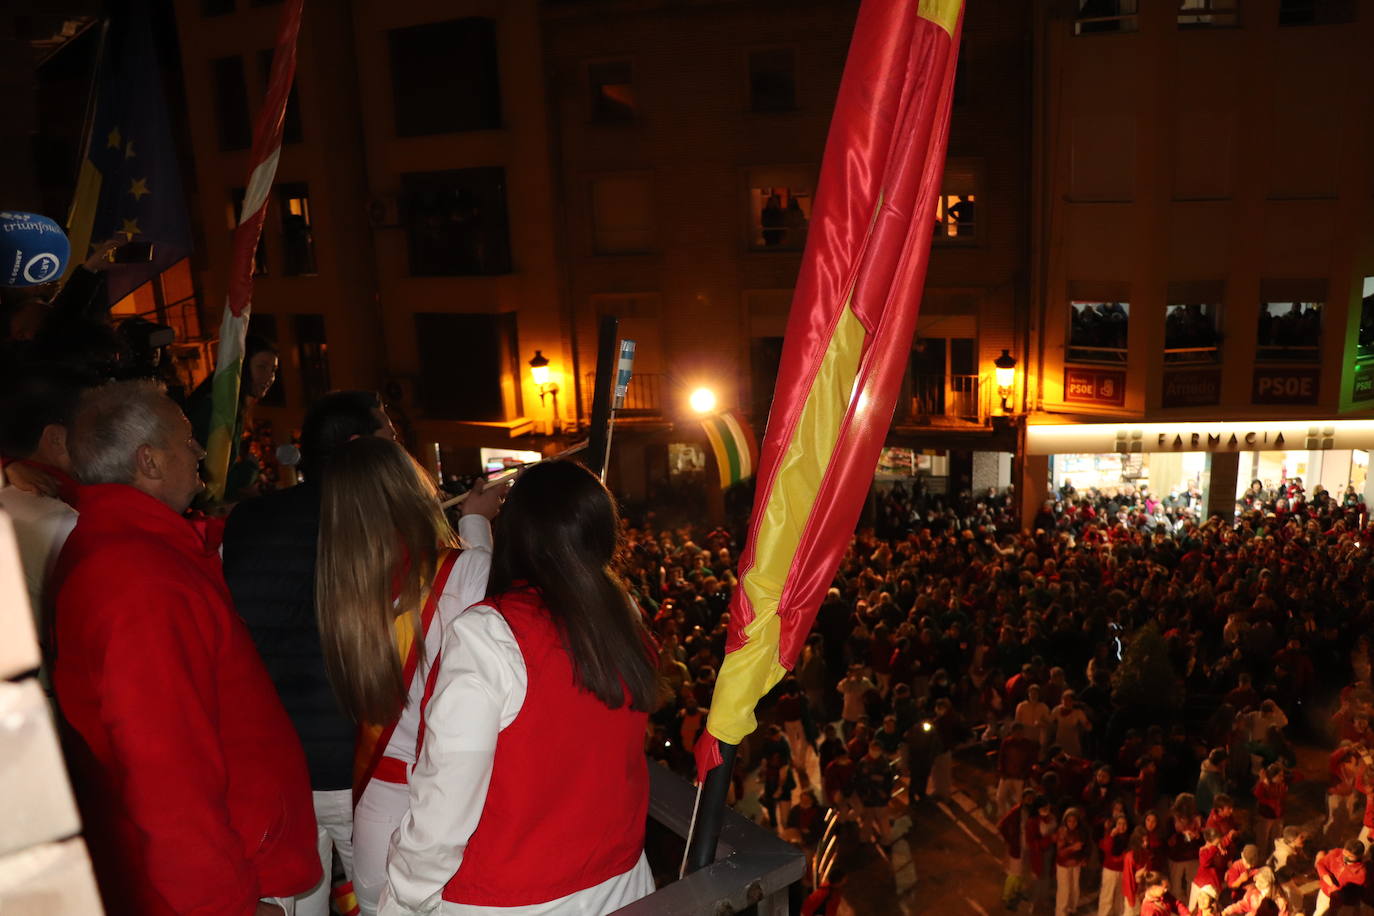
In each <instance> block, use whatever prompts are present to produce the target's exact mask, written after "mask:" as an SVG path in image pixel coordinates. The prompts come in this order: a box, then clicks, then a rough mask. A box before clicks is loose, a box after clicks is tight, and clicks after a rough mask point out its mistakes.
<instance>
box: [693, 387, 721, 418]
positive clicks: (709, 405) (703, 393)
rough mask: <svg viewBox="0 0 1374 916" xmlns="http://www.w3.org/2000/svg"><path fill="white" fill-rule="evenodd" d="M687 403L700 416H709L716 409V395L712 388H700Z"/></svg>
mask: <svg viewBox="0 0 1374 916" xmlns="http://www.w3.org/2000/svg"><path fill="white" fill-rule="evenodd" d="M687 403H688V404H690V405H691V407H692V409H693V410H694V411H696V412H697V413H699V414H708V413H710V412H711V411H713V410H715V409H716V393H715V392H714V391H712V390H711V389H710V388H698V389H697V390H695V391H693V392H692V393H691V394H690V395H688V397H687Z"/></svg>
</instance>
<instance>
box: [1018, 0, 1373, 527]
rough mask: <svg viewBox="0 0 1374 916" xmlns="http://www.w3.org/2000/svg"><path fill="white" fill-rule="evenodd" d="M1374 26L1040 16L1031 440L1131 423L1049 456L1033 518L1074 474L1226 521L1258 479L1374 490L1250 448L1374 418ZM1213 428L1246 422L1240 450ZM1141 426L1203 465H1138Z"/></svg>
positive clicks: (1322, 467) (1315, 6)
mask: <svg viewBox="0 0 1374 916" xmlns="http://www.w3.org/2000/svg"><path fill="white" fill-rule="evenodd" d="M1371 14H1374V9H1371V8H1369V7H1368V5H1366V4H1356V3H1339V2H1338V3H1311V2H1306V3H1303V2H1287V0H1261V2H1257V3H1246V4H1243V5H1242V4H1239V3H1235V2H1215V0H1213V2H1184V3H1182V4H1162V3H1159V4H1146V3H1141V4H1138V5H1137V4H1136V3H1134V2H1129V0H1127V2H1120V3H1113V4H1106V5H1103V4H1088V3H1073V4H1061V3H1052V2H1046V3H1041V4H1040V6H1039V9H1038V14H1037V26H1036V47H1037V51H1036V55H1035V60H1036V68H1035V96H1036V135H1035V143H1034V149H1035V163H1034V170H1033V174H1034V198H1035V202H1034V208H1033V211H1032V219H1031V224H1032V238H1033V253H1032V262H1031V266H1032V276H1033V305H1034V310H1033V324H1032V327H1033V331H1034V332H1035V333H1033V335H1032V337H1033V341H1034V342H1033V346H1034V352H1033V354H1032V358H1031V359H1030V360H1028V361H1027V364H1026V370H1027V371H1026V375H1025V378H1024V384H1025V386H1026V391H1025V398H1026V407H1027V408H1028V410H1029V412H1030V418H1029V422H1030V423H1032V424H1041V423H1043V424H1052V423H1057V422H1107V423H1112V424H1116V425H1118V426H1120V427H1121V428H1122V429H1123V430H1125V431H1126V432H1125V436H1126V440H1127V444H1126V445H1125V446H1124V451H1122V452H1121V454H1120V455H1117V454H1116V453H1113V454H1112V455H1098V456H1093V455H1073V456H1070V455H1061V456H1058V458H1057V460H1055V461H1054V462H1053V463H1054V465H1055V466H1053V467H1049V468H1046V467H1044V466H1043V465H1044V464H1045V463H1047V462H1046V458H1047V456H1045V455H1040V456H1035V457H1034V458H1033V459H1031V461H1030V465H1031V467H1030V468H1029V469H1028V475H1027V480H1026V484H1027V487H1028V491H1029V492H1027V494H1026V498H1027V500H1028V501H1030V502H1031V504H1034V502H1035V501H1037V500H1038V499H1039V498H1040V497H1041V496H1043V494H1044V489H1043V488H1042V487H1041V486H1039V484H1040V483H1041V482H1042V481H1045V480H1052V481H1053V482H1054V484H1055V485H1056V486H1062V485H1063V482H1064V480H1065V479H1066V478H1069V479H1072V478H1071V475H1076V476H1077V478H1078V479H1077V480H1076V481H1075V482H1074V483H1075V485H1094V486H1104V485H1105V486H1123V485H1137V486H1139V485H1150V486H1151V488H1152V489H1153V490H1154V491H1155V492H1156V493H1162V492H1163V491H1166V490H1169V489H1174V488H1185V487H1187V486H1189V485H1190V484H1192V485H1196V486H1199V487H1200V488H1201V489H1203V490H1206V491H1208V503H1209V508H1211V509H1212V510H1213V511H1219V510H1229V508H1230V505H1231V503H1232V500H1233V498H1234V495H1235V494H1234V492H1233V490H1234V488H1235V487H1236V485H1237V484H1236V478H1237V476H1239V478H1240V486H1241V487H1242V488H1243V487H1244V486H1245V485H1247V484H1249V482H1250V479H1251V478H1252V477H1257V478H1261V479H1266V480H1271V481H1272V482H1277V480H1279V479H1280V478H1282V477H1285V476H1286V477H1289V478H1292V477H1295V476H1302V477H1305V478H1307V480H1306V482H1307V484H1308V486H1309V488H1310V486H1311V484H1312V483H1314V482H1320V483H1322V484H1323V485H1324V486H1326V487H1327V488H1328V489H1333V488H1336V487H1340V488H1344V486H1345V485H1346V484H1347V483H1350V482H1355V483H1356V484H1360V485H1362V484H1363V481H1364V478H1365V475H1364V473H1363V468H1364V467H1365V466H1366V465H1367V461H1368V459H1367V455H1365V454H1364V453H1355V452H1352V450H1350V449H1344V450H1341V449H1336V450H1335V451H1328V453H1327V454H1320V451H1321V450H1320V449H1318V450H1313V451H1312V453H1310V454H1309V452H1308V450H1307V449H1305V448H1302V447H1293V446H1292V444H1291V443H1290V442H1285V444H1286V445H1288V446H1289V447H1288V448H1274V447H1272V446H1270V447H1266V448H1263V449H1247V448H1245V447H1244V445H1245V443H1244V434H1245V431H1246V429H1247V428H1248V425H1253V424H1254V423H1255V422H1257V421H1281V420H1282V421H1291V420H1299V421H1305V420H1312V421H1313V423H1314V424H1317V425H1320V424H1318V423H1317V421H1320V420H1328V419H1335V418H1342V417H1353V416H1360V415H1361V414H1364V415H1367V414H1368V411H1369V409H1370V408H1371V407H1374V375H1371V372H1374V364H1371V365H1368V366H1367V364H1366V360H1367V359H1369V358H1370V357H1374V350H1370V348H1369V343H1368V341H1367V339H1368V338H1370V337H1371V334H1372V333H1374V327H1370V321H1371V316H1370V315H1369V314H1368V311H1369V306H1367V305H1365V303H1366V302H1369V301H1370V299H1369V297H1370V295H1371V293H1374V288H1371V287H1374V281H1371V279H1367V278H1370V277H1371V275H1372V274H1374V262H1371V259H1370V256H1371V250H1370V240H1371V228H1374V218H1372V217H1374V212H1372V210H1374V195H1371V191H1372V190H1374V188H1372V186H1371V179H1372V178H1374V170H1371V168H1370V166H1371V155H1370V152H1369V150H1370V144H1369V139H1370V130H1371V126H1372V125H1371V122H1372V119H1371V110H1372V109H1374V98H1372V97H1371V92H1374V61H1371V60H1370V59H1369V57H1368V55H1366V54H1364V53H1362V51H1361V49H1362V48H1364V47H1367V46H1368V42H1369V41H1370V40H1371V38H1372V37H1374V16H1372V15H1371ZM1362 340H1366V343H1365V344H1364V345H1363V347H1362V346H1361V343H1360V342H1361V341H1362ZM1367 351H1368V352H1367ZM1201 421H1233V422H1236V423H1239V424H1240V428H1241V440H1240V441H1241V446H1240V447H1234V446H1231V445H1229V444H1223V445H1222V446H1220V447H1215V446H1214V447H1212V448H1210V449H1209V448H1208V446H1207V441H1208V440H1207V437H1206V436H1205V435H1204V436H1202V437H1201V439H1200V441H1201V443H1202V445H1201V447H1197V446H1196V445H1194V444H1193V440H1192V436H1191V432H1189V428H1188V427H1189V424H1196V423H1198V422H1201ZM1141 423H1164V424H1166V425H1171V426H1175V427H1178V429H1179V430H1180V432H1181V433H1182V435H1181V437H1180V439H1179V441H1180V442H1181V443H1184V444H1183V445H1180V446H1178V447H1175V445H1174V441H1175V439H1174V437H1173V436H1168V437H1166V439H1167V444H1166V445H1165V446H1163V447H1161V446H1160V441H1159V438H1158V437H1157V436H1154V437H1144V438H1148V439H1150V440H1151V441H1148V442H1145V443H1144V444H1143V445H1141V444H1140V443H1139V442H1135V441H1134V438H1135V437H1133V434H1132V433H1131V432H1130V427H1131V426H1132V425H1133V424H1134V425H1139V424H1141ZM1304 438H1306V437H1304ZM1328 438H1329V437H1328ZM1227 439H1228V440H1229V436H1228V437H1227ZM1151 451H1154V454H1151ZM1142 455H1143V456H1144V457H1141V456H1142Z"/></svg>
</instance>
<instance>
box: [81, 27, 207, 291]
mask: <svg viewBox="0 0 1374 916" xmlns="http://www.w3.org/2000/svg"><path fill="white" fill-rule="evenodd" d="M107 28H108V31H107V33H106V36H105V42H104V50H103V53H102V55H101V59H100V67H99V70H98V72H97V73H96V84H95V109H94V113H93V116H92V121H91V135H90V146H89V148H88V149H87V150H86V158H85V159H84V160H83V162H82V164H81V175H80V178H79V179H78V183H77V190H76V198H75V200H74V201H73V203H72V212H71V217H70V219H69V220H68V222H67V226H68V231H69V233H70V235H71V239H72V261H73V262H74V263H80V262H81V260H82V259H84V258H85V257H86V256H87V255H88V254H89V253H90V251H91V248H92V247H93V246H95V245H98V244H100V243H101V242H104V241H105V240H106V239H110V238H114V237H115V236H116V234H118V233H125V234H127V236H128V237H129V238H132V239H133V240H135V241H143V242H151V243H152V244H153V260H152V261H151V262H150V263H146V264H129V265H121V266H120V267H119V268H117V269H114V270H110V271H107V272H106V278H107V282H108V285H109V295H110V303H111V304H114V303H115V302H117V301H119V300H120V299H122V298H123V297H125V296H127V295H128V294H129V293H131V292H133V291H134V290H135V289H137V288H138V287H140V286H142V285H143V284H144V283H147V282H148V281H149V280H151V279H153V278H154V277H156V276H157V275H158V274H160V273H162V271H164V270H166V269H167V268H168V267H170V266H172V265H173V264H175V263H176V262H177V261H179V260H181V259H182V258H184V257H186V256H187V255H189V254H190V253H191V227H190V223H189V221H188V219H187V216H186V201H185V197H184V194H183V190H182V186H181V170H180V169H179V168H177V159H176V149H175V147H174V146H173V144H172V133H171V128H170V125H169V123H168V120H167V103H166V99H165V98H164V96H163V93H162V80H161V72H160V71H159V69H158V63H157V49H156V47H155V46H154V43H153V33H152V27H151V24H150V22H149V19H148V9H147V5H146V3H145V2H143V0H132V2H130V3H127V4H117V5H116V11H115V12H114V13H113V14H112V15H111V18H110V21H109V24H108V27H107ZM122 237H124V236H121V238H122Z"/></svg>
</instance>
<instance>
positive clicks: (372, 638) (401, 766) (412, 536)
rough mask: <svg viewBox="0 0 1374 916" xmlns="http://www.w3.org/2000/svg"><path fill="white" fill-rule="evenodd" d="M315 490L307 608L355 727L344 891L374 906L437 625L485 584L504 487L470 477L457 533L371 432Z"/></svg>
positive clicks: (414, 472)
mask: <svg viewBox="0 0 1374 916" xmlns="http://www.w3.org/2000/svg"><path fill="white" fill-rule="evenodd" d="M322 488H323V489H322V500H321V510H320V537H319V547H318V551H317V562H316V569H315V607H316V613H317V614H318V616H319V625H320V643H321V647H322V649H323V653H324V661H325V668H326V670H327V671H328V673H329V679H330V682H331V684H332V685H333V687H334V691H335V693H336V694H337V695H338V698H339V702H340V703H341V704H342V705H343V707H344V709H346V710H347V711H348V712H349V714H350V715H351V716H352V717H353V720H354V721H355V722H357V723H358V725H359V739H358V747H357V754H356V757H355V761H354V784H353V802H354V806H355V807H354V815H353V866H354V878H353V888H354V891H355V892H356V893H357V896H358V904H359V906H360V908H361V909H362V912H363V913H365V914H372V913H375V912H376V907H377V898H378V896H379V895H380V893H381V889H382V886H383V885H384V884H385V882H386V851H387V843H388V842H389V840H390V838H391V834H392V831H394V830H395V829H396V826H397V825H398V824H399V823H400V822H401V818H402V817H403V816H404V814H405V811H406V804H407V791H406V782H407V779H408V778H409V773H410V769H411V767H412V766H413V765H414V763H415V748H416V741H417V733H418V728H419V720H420V698H421V695H422V693H423V690H424V684H425V677H426V674H427V672H428V670H429V667H430V665H431V663H432V661H433V660H434V658H435V657H436V656H437V655H438V653H439V644H440V633H441V632H442V630H443V624H444V622H445V621H446V620H448V619H450V618H452V617H453V616H455V615H456V614H458V613H459V612H460V611H462V610H463V609H464V608H466V607H467V606H468V605H470V604H472V603H474V602H476V601H480V600H481V598H482V596H483V595H484V594H485V593H486V586H487V575H488V573H489V571H490V569H491V543H492V541H491V524H490V521H491V519H492V518H494V517H495V515H496V512H497V509H498V508H499V506H500V501H501V497H502V495H503V494H504V492H505V489H506V488H505V486H494V487H483V486H482V485H481V484H479V485H478V488H477V489H476V490H474V492H473V494H472V495H471V496H469V497H468V499H467V500H466V501H465V502H464V503H463V514H462V517H461V518H460V520H459V523H458V527H459V535H460V536H461V538H460V537H459V536H455V534H454V532H453V529H452V528H451V527H450V525H449V523H448V520H447V519H446V518H445V517H444V512H443V509H442V508H441V507H440V500H439V491H438V488H437V487H436V486H435V485H434V482H433V481H432V480H431V479H430V477H429V474H428V473H427V472H426V471H425V470H424V469H423V468H421V467H420V466H419V465H418V464H417V463H416V462H415V459H413V458H411V457H410V455H409V454H408V453H407V452H406V451H405V449H403V448H402V447H401V446H399V445H397V444H396V443H395V442H391V441H389V440H386V439H379V438H371V437H363V438H359V439H355V440H354V441H352V442H349V443H348V444H347V445H345V446H344V447H343V448H342V449H340V450H339V452H338V453H337V454H336V455H335V456H334V457H333V458H332V459H331V461H330V463H329V465H328V466H327V467H326V469H325V471H324V476H323V481H322ZM460 545H461V546H460Z"/></svg>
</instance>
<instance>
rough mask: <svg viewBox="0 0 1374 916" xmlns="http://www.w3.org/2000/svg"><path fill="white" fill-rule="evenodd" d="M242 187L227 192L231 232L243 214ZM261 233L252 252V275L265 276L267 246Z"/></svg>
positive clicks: (236, 226)
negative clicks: (255, 248)
mask: <svg viewBox="0 0 1374 916" xmlns="http://www.w3.org/2000/svg"><path fill="white" fill-rule="evenodd" d="M244 193H245V192H244V190H243V188H234V189H233V190H232V191H230V192H229V206H228V207H227V208H226V209H227V211H228V216H229V232H230V233H231V234H232V233H233V231H234V230H235V229H237V228H238V225H239V217H240V216H242V215H243V197H244ZM262 236H263V233H262V232H259V233H258V247H257V250H256V251H254V252H253V276H255V277H265V276H267V247H266V244H265V243H264V241H263V237H262Z"/></svg>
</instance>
